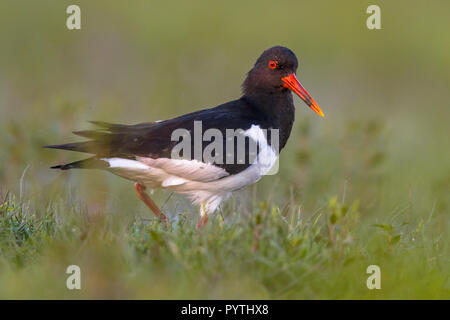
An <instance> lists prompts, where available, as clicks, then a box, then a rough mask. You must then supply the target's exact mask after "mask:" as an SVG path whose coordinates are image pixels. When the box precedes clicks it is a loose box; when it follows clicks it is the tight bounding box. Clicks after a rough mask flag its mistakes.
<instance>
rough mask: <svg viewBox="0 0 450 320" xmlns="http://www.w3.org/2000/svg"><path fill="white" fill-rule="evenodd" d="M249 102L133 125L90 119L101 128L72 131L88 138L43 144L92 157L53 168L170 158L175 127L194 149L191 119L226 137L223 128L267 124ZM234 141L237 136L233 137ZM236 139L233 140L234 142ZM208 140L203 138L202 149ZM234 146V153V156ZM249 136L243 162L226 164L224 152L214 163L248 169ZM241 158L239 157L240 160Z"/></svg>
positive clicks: (230, 170)
mask: <svg viewBox="0 0 450 320" xmlns="http://www.w3.org/2000/svg"><path fill="white" fill-rule="evenodd" d="M261 117H262V116H261V113H260V112H258V110H257V109H256V108H254V107H253V106H252V105H251V104H249V103H247V102H246V101H245V100H244V99H239V100H235V101H231V102H229V103H226V104H223V105H220V106H218V107H215V108H212V109H205V110H200V111H197V112H193V113H189V114H186V115H183V116H180V117H177V118H173V119H170V120H165V121H161V122H147V123H141V124H136V125H122V124H111V123H106V122H99V121H93V122H92V123H93V124H95V125H97V126H98V127H100V129H99V130H86V131H77V132H74V133H75V134H77V135H79V136H82V137H85V138H88V139H90V140H89V141H84V142H75V143H67V144H61V145H51V146H46V148H54V149H63V150H72V151H78V152H85V153H90V154H94V155H95V156H94V157H92V158H89V159H86V160H81V161H77V162H74V163H70V164H66V165H59V166H55V167H53V168H57V169H63V170H65V169H72V168H104V167H107V165H106V163H105V162H103V161H101V160H100V159H101V158H110V157H120V158H127V159H136V157H151V158H154V159H157V158H171V152H172V149H173V148H174V147H175V146H176V145H177V144H178V143H179V142H180V140H178V141H173V140H172V133H173V132H174V131H175V130H176V129H185V130H187V131H189V133H190V135H191V138H192V139H191V146H192V148H191V150H192V151H193V150H194V141H193V140H194V121H201V127H202V132H201V133H202V134H203V133H204V132H205V131H206V130H208V129H211V128H215V129H219V130H220V131H221V132H222V134H223V137H225V134H226V133H225V132H226V129H233V130H237V129H242V130H247V129H249V128H250V127H251V126H252V125H253V124H257V125H260V126H262V127H264V126H265V124H267V123H268V119H263V118H261ZM223 140H224V141H223V143H224V144H223V150H226V145H225V139H223ZM236 140H237V138H236ZM235 142H236V141H235ZM210 143H211V141H203V143H202V152H203V150H204V148H205V147H206V146H207V145H208V144H210ZM234 145H235V152H234V155H235V157H237V152H236V148H237V145H236V143H235V144H234ZM247 151H248V138H247V141H246V159H245V161H244V163H241V162H238V159H235V160H236V161H233V163H232V164H226V159H225V152H224V154H223V155H222V161H219V162H218V163H214V165H216V166H219V167H222V168H224V169H225V170H226V171H227V172H228V173H230V174H235V173H238V172H240V171H242V170H244V169H245V168H247V167H248V166H249V165H250V163H251V161H250V159H249V156H248V152H247ZM182 156H183V158H185V159H189V160H192V159H194V156H195V155H194V152H191V154H183V155H182ZM240 160H241V161H242V159H240Z"/></svg>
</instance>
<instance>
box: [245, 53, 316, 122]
mask: <svg viewBox="0 0 450 320" xmlns="http://www.w3.org/2000/svg"><path fill="white" fill-rule="evenodd" d="M297 67H298V60H297V57H296V56H295V53H294V52H292V50H290V49H288V48H285V47H281V46H276V47H272V48H270V49H267V50H266V51H264V52H263V53H262V54H261V56H260V57H259V58H258V60H256V63H255V65H254V66H253V68H252V69H251V70H250V71H249V73H248V75H247V78H246V79H245V81H244V83H243V85H242V88H243V92H244V95H245V96H259V95H268V94H269V95H276V94H289V92H290V91H289V90H291V91H293V92H295V93H296V94H297V95H298V96H299V97H300V98H301V99H302V100H303V101H305V103H306V104H307V105H308V106H309V107H310V108H311V109H313V110H314V111H315V112H316V113H317V114H319V115H321V116H322V117H323V112H322V110H320V108H319V106H318V105H317V104H316V103H315V101H314V100H313V98H312V97H311V96H310V95H309V94H308V92H306V90H305V88H303V86H302V85H301V84H300V82H299V81H298V80H297V78H296V76H295V74H296V72H297Z"/></svg>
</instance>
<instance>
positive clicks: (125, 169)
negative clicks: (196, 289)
mask: <svg viewBox="0 0 450 320" xmlns="http://www.w3.org/2000/svg"><path fill="white" fill-rule="evenodd" d="M297 67H298V61H297V57H296V56H295V54H294V53H293V52H292V51H291V50H289V49H288V48H285V47H281V46H276V47H273V48H270V49H268V50H266V51H264V52H263V53H262V54H261V56H260V57H259V58H258V60H257V61H256V63H255V65H254V66H253V68H252V69H251V70H250V71H249V72H248V74H247V77H246V79H245V81H244V83H243V85H242V91H243V95H242V97H241V98H240V99H238V100H234V101H230V102H227V103H225V104H222V105H219V106H217V107H214V108H211V109H205V110H200V111H196V112H193V113H189V114H186V115H182V116H180V117H177V118H173V119H170V120H165V121H156V122H147V123H140V124H136V125H123V124H112V123H106V122H99V121H92V123H93V124H94V125H96V126H98V127H99V128H100V129H98V130H86V131H77V132H74V133H75V134H76V135H79V136H82V137H85V138H88V139H90V140H88V141H84V142H76V143H67V144H60V145H51V146H46V148H54V149H63V150H72V151H78V152H84V153H90V154H93V156H92V157H90V158H87V159H84V160H81V161H76V162H72V163H68V164H62V165H57V166H54V167H52V168H53V169H61V170H68V169H75V168H84V169H103V170H106V171H110V172H112V173H114V174H116V175H118V176H121V177H123V178H126V179H129V180H131V181H134V182H135V185H134V187H135V190H136V192H137V194H138V196H139V198H140V199H141V200H142V201H143V202H144V203H145V204H146V205H147V206H148V207H149V208H150V210H151V211H152V212H153V213H154V214H155V215H156V216H158V217H159V218H160V219H163V220H165V219H166V216H165V215H164V214H163V213H162V212H161V210H160V209H159V208H158V206H157V205H156V204H155V203H154V202H153V201H152V200H151V199H150V197H149V196H148V194H147V193H146V192H145V189H146V188H151V189H154V188H163V189H169V190H172V191H174V192H177V193H181V194H185V195H188V196H189V197H190V199H191V200H192V201H193V203H195V204H198V205H200V215H201V218H200V221H199V223H198V226H199V227H200V226H202V225H205V224H206V223H207V221H208V215H210V214H211V213H213V212H214V211H215V210H216V209H217V208H218V206H219V205H220V203H221V202H222V201H223V200H225V199H227V198H228V197H229V196H230V195H231V193H232V192H233V191H235V190H238V189H241V188H243V187H245V186H247V185H250V184H253V183H255V182H257V181H258V180H259V179H260V178H261V177H262V175H264V174H266V173H267V172H268V170H269V169H270V168H271V167H272V166H273V165H274V163H275V162H276V160H277V158H278V154H279V152H280V151H281V150H282V149H283V148H284V146H285V145H286V142H287V140H288V138H289V135H290V133H291V129H292V125H293V122H294V116H295V110H294V102H293V98H292V94H291V91H293V92H295V93H296V94H297V95H298V96H299V97H300V98H301V99H302V100H303V101H304V102H306V104H307V105H308V106H309V107H310V108H311V109H312V110H314V111H315V112H316V113H317V114H319V115H320V116H322V117H323V116H324V115H323V112H322V110H321V109H320V108H319V106H318V105H317V103H316V102H315V101H314V100H313V98H312V97H311V96H310V95H309V94H308V92H306V90H305V89H304V88H303V86H302V85H301V84H300V82H299V81H298V80H297V78H296V76H295V73H296V71H297ZM229 133H231V135H230V134H229ZM198 134H199V135H200V138H199V137H197V136H196V135H198ZM269 136H270V139H269ZM241 138H243V139H241ZM180 140H183V146H184V147H186V148H184V149H183V148H181V149H183V150H182V152H180V150H181V149H180V150H178V153H177V156H176V157H175V156H174V150H175V149H176V148H177V147H180V144H182V143H181V142H180ZM236 142H237V143H236ZM230 143H231V144H230ZM255 144H256V148H255V147H254V145H255ZM230 146H231V147H230ZM252 146H253V147H252ZM192 149H194V152H191V151H192ZM241 150H243V152H241V154H240V155H239V153H240V151H241ZM208 152H209V155H210V158H209V159H207V160H205V159H204V157H203V156H204V155H205V153H208ZM252 155H253V156H252Z"/></svg>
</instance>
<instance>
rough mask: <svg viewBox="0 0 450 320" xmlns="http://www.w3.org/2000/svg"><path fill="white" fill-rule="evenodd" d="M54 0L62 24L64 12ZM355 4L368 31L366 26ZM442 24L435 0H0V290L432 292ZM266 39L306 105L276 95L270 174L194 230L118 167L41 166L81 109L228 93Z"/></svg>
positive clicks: (136, 107) (441, 287) (440, 159)
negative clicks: (286, 125)
mask: <svg viewBox="0 0 450 320" xmlns="http://www.w3.org/2000/svg"><path fill="white" fill-rule="evenodd" d="M70 4H78V5H79V6H80V7H81V24H82V28H81V30H72V31H69V30H67V28H66V18H67V16H68V15H67V14H66V8H67V6H68V5H70ZM370 4H377V5H379V6H380V7H381V24H382V29H381V30H368V29H367V27H366V19H367V17H368V14H366V8H367V7H368V6H369V5H370ZM449 30H450V2H448V1H433V2H425V1H395V2H394V1H341V2H337V1H331V0H330V1H315V2H312V1H277V2H274V1H262V0H261V1H247V2H245V1H222V2H211V1H184V2H174V1H173V2H169V1H165V2H159V1H133V2H125V1H123V2H119V1H115V2H112V1H10V0H6V1H5V0H4V1H1V2H0V39H1V45H0V147H1V149H0V197H1V199H4V200H1V201H3V202H2V203H3V204H2V207H1V213H2V214H1V216H0V221H1V223H0V297H1V298H79V297H83V298H367V299H372V298H375V299H376V298H449V297H450V283H449V279H448V270H449V269H450V268H449V267H450V264H449V234H448V228H449V211H450V196H449V194H450V148H449V147H450V143H449V120H450V102H449V101H450V90H449V84H450V54H449V53H450V33H449ZM274 45H283V46H287V47H289V48H290V49H292V50H293V51H294V52H295V53H296V54H297V56H298V58H299V63H300V66H299V70H298V73H297V76H298V78H299V80H300V81H301V82H302V84H303V85H304V86H305V87H306V88H307V89H308V91H309V93H310V94H311V95H312V96H313V97H314V99H315V100H316V101H317V103H318V104H319V106H320V107H321V108H322V110H323V111H324V113H325V118H323V119H322V118H320V117H317V116H316V115H315V114H313V112H311V110H309V109H307V108H306V106H305V105H304V104H303V102H302V101H300V100H299V99H297V98H295V103H296V105H297V111H296V122H295V126H294V130H293V134H292V136H291V138H290V140H289V142H288V145H287V147H286V149H285V150H284V151H283V153H282V154H281V158H280V172H279V174H278V175H277V176H268V177H265V178H263V179H262V180H261V181H260V182H259V183H258V184H257V185H255V186H252V187H250V188H248V189H247V190H245V191H244V192H240V193H239V194H238V195H236V197H234V199H232V200H231V201H230V202H229V203H228V204H227V205H226V206H225V208H224V210H223V212H222V213H221V215H217V219H216V218H214V219H213V222H212V224H211V226H208V230H207V231H205V232H204V233H198V232H196V231H195V230H194V228H193V226H194V224H195V222H196V219H197V212H196V210H197V209H196V208H191V207H190V206H189V205H188V203H187V201H186V200H184V199H183V198H181V197H179V196H176V195H174V196H173V197H171V198H170V199H167V197H168V193H166V192H163V191H156V192H155V195H154V196H155V200H156V202H157V203H160V204H164V203H166V204H165V210H166V212H167V213H168V215H169V216H171V217H172V218H174V219H175V220H176V221H177V226H182V227H179V228H176V227H174V228H173V229H169V230H167V229H165V227H163V226H160V225H158V224H156V225H155V224H154V223H153V222H150V223H148V221H147V220H148V219H150V218H151V215H150V213H149V212H147V211H146V209H145V208H144V207H143V205H142V204H141V203H140V202H139V201H138V199H137V197H136V195H135V194H134V191H133V188H132V184H131V183H130V182H128V181H124V180H122V179H120V178H117V177H114V176H112V175H110V174H107V173H102V172H95V171H94V172H88V171H76V172H65V173H61V172H56V171H51V170H49V169H48V168H49V166H51V165H54V164H58V163H61V162H64V161H72V160H75V159H79V158H82V155H81V156H80V155H77V154H74V153H70V152H58V151H52V150H44V149H42V148H41V146H42V145H47V144H55V143H63V142H67V141H75V140H76V139H77V138H76V137H74V136H73V135H72V134H71V131H73V130H80V129H88V128H89V127H90V125H89V124H88V123H87V121H88V120H103V121H110V122H119V123H130V124H131V123H138V122H143V121H152V120H158V119H167V118H171V117H174V116H177V115H179V114H183V113H188V112H191V111H194V110H198V109H201V108H206V107H212V106H215V105H218V104H221V103H223V102H226V101H229V100H232V99H235V98H238V97H239V96H240V84H241V83H242V81H243V80H244V78H245V75H246V72H247V71H248V70H249V69H250V68H251V67H252V65H253V63H254V61H255V59H256V58H257V57H258V56H259V55H260V54H261V52H262V51H263V50H265V49H267V48H269V47H271V46H274ZM335 197H337V198H335ZM249 199H251V201H249ZM336 199H337V200H336ZM166 200H167V202H166ZM352 203H353V204H354V206H357V207H358V208H357V209H356V207H355V210H354V213H355V216H358V218H357V219H356V218H355V220H357V222H355V223H354V224H350V222H349V221H350V220H351V219H350V218H348V219H346V218H345V217H344V218H342V217H341V216H343V214H342V213H343V212H344V213H345V212H346V211H347V209H346V208H347V207H350V205H351V204H352ZM343 208H344V209H343ZM336 210H337V211H339V212H340V213H339V212H338V214H336V212H335V211H336ZM277 215H278V216H277ZM334 216H337V218H333V217H334ZM180 217H185V218H183V219H181V218H180ZM296 217H297V218H298V217H301V219H300V220H301V221H300V222H298V221H297V220H296V219H297V218H296ZM339 217H341V218H342V219H341V218H339ZM219 218H220V219H219ZM335 219H338V220H337V221H336V220H335ZM339 219H341V220H339ZM280 221H281V222H280ZM283 221H288V222H289V223H288V222H286V224H284V222H283ZM308 223H310V224H308ZM297 224H298V225H297ZM315 228H319V229H317V234H315V233H314V232H315V231H314V230H316V229H315ZM311 230H312V231H311ZM344 230H346V231H345V232H344ZM255 232H256V233H257V232H262V234H261V236H260V238H259V239H260V240H259V241H260V243H259V244H258V245H259V247H258V248H259V249H258V250H256V251H255V250H254V248H253V246H254V243H255V236H254V235H255ZM311 232H312V233H313V234H311ZM336 233H337V234H338V236H336ZM419 234H421V236H419ZM339 235H340V236H339ZM350 235H351V236H350ZM339 237H341V238H339ZM302 239H303V240H302ZM305 239H306V240H305ZM286 241H288V242H286ZM341 250H342V251H341ZM69 264H79V265H80V266H81V267H82V270H85V271H84V273H83V274H85V275H86V278H83V279H84V280H83V284H84V285H83V290H81V291H80V292H73V291H69V290H67V289H66V288H65V287H64V284H65V277H66V275H65V273H64V271H65V268H66V266H67V265H69ZM369 264H379V265H380V266H381V268H382V272H384V273H383V275H384V278H383V279H384V280H383V289H382V290H380V291H376V292H375V291H369V290H368V289H367V288H366V287H365V279H366V277H367V275H366V274H365V268H366V266H367V265H369ZM383 268H384V269H383ZM383 270H386V271H383Z"/></svg>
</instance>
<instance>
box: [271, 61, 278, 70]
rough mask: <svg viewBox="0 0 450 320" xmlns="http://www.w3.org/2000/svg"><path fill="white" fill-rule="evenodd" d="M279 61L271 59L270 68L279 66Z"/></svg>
mask: <svg viewBox="0 0 450 320" xmlns="http://www.w3.org/2000/svg"><path fill="white" fill-rule="evenodd" d="M277 65H278V63H277V62H276V61H274V60H270V61H269V68H270V69H275V68H276V67H277Z"/></svg>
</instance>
